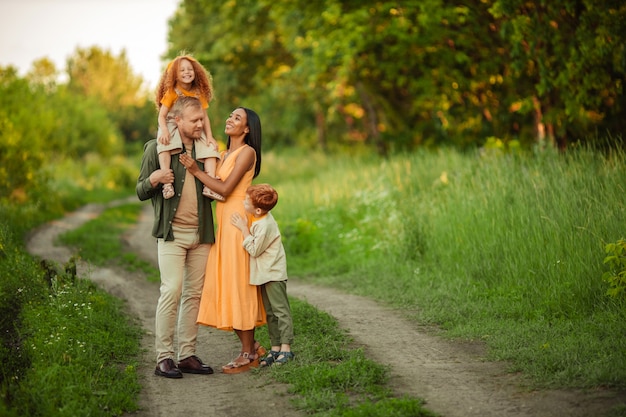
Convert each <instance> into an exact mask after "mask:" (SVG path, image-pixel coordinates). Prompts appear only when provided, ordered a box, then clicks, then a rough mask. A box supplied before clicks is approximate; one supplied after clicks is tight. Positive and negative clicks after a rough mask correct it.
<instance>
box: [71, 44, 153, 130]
mask: <svg viewBox="0 0 626 417" xmlns="http://www.w3.org/2000/svg"><path fill="white" fill-rule="evenodd" d="M67 74H68V77H69V81H68V89H69V92H70V94H73V95H82V96H84V97H87V98H92V99H95V100H97V101H98V102H99V103H101V104H102V105H103V106H104V108H105V109H106V110H107V111H108V113H109V115H110V117H111V119H112V120H113V121H114V122H115V123H116V124H117V125H118V127H119V129H120V132H121V133H122V135H123V136H124V138H125V139H126V140H127V141H135V140H146V139H147V138H149V137H150V136H154V135H151V133H150V132H152V131H153V130H154V126H156V110H154V105H153V103H152V102H151V99H152V97H151V96H150V95H149V94H148V92H147V90H146V89H145V87H144V81H143V79H142V78H141V76H138V75H135V74H134V73H133V72H132V69H131V67H130V65H129V63H128V60H127V58H126V51H124V50H123V51H122V52H120V54H119V55H118V56H115V55H113V54H112V53H111V52H110V51H103V50H102V49H100V48H98V47H96V46H92V47H91V48H76V51H75V53H74V55H73V56H71V57H70V58H69V59H68V61H67ZM148 102H150V103H148ZM150 109H152V111H151V110H150Z"/></svg>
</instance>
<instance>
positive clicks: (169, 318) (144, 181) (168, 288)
mask: <svg viewBox="0 0 626 417" xmlns="http://www.w3.org/2000/svg"><path fill="white" fill-rule="evenodd" d="M170 112H171V113H172V114H173V116H174V119H175V121H176V124H177V126H178V130H179V132H180V135H181V137H182V141H183V147H184V150H183V152H185V153H188V154H190V155H191V156H192V157H193V158H195V156H196V155H195V154H196V151H195V147H194V143H195V140H198V139H201V134H202V132H203V128H204V127H203V120H204V109H203V108H202V105H201V103H200V101H199V100H198V99H196V98H194V97H181V98H179V99H178V100H177V101H176V103H175V104H174V105H173V106H172V109H171V110H170ZM156 145H157V143H156V139H153V140H150V141H148V142H147V143H146V144H145V146H144V154H143V158H142V161H141V170H140V173H139V178H138V179H137V188H136V190H137V196H138V197H139V200H141V201H145V200H147V199H151V201H152V207H153V209H154V225H153V227H152V236H154V237H155V238H157V248H158V259H159V270H160V274H161V287H160V297H159V301H158V303H157V308H156V322H155V348H156V355H157V357H156V361H157V366H156V369H155V371H154V373H155V374H156V375H158V376H163V377H166V378H182V377H183V374H182V373H183V372H185V373H193V374H212V373H213V369H211V367H209V366H208V365H205V364H203V363H202V361H201V360H200V358H198V357H197V356H196V341H197V335H198V325H197V324H196V320H197V318H198V307H199V304H200V295H201V294H202V287H203V284H204V274H205V271H206V261H207V259H208V255H209V249H210V247H211V244H212V243H214V242H215V236H214V230H213V215H212V212H211V200H210V199H207V198H204V197H203V196H202V189H203V184H202V183H201V182H200V181H199V180H198V179H196V178H195V177H194V176H193V175H191V174H189V173H188V171H187V170H186V169H185V167H184V165H182V164H181V163H180V162H179V160H178V156H179V155H174V156H173V157H172V162H171V167H159V159H158V154H157V150H156ZM172 181H174V189H175V190H176V195H175V196H174V197H173V198H170V199H167V200H166V199H164V198H163V193H162V192H161V190H162V187H163V184H169V183H171V182H172ZM175 334H177V337H178V359H179V362H178V365H176V363H175V362H174V358H175V357H176V354H175V351H174V335H175Z"/></svg>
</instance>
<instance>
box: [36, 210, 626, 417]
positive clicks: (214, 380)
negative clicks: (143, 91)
mask: <svg viewBox="0 0 626 417" xmlns="http://www.w3.org/2000/svg"><path fill="white" fill-rule="evenodd" d="M129 201H136V200H135V199H134V198H131V199H129V200H123V201H121V202H115V203H114V204H119V203H122V202H129ZM103 209H104V206H99V205H88V206H85V207H83V208H82V209H80V210H78V211H76V212H74V213H71V214H69V215H67V216H66V217H65V218H63V219H62V220H59V221H56V222H52V223H50V224H48V225H46V226H45V227H42V228H41V229H39V230H37V231H36V232H35V233H34V234H33V235H32V236H31V238H30V239H29V242H28V250H29V251H30V252H31V253H32V254H35V255H38V256H40V257H42V258H46V259H50V260H54V261H56V262H61V263H64V262H66V261H67V259H69V257H70V256H71V255H72V254H71V253H70V251H69V250H68V249H66V248H62V247H55V246H54V244H53V242H54V239H55V237H56V236H57V235H58V234H60V233H63V232H64V231H66V230H69V229H71V228H74V227H78V226H79V225H80V224H82V223H84V222H86V221H87V220H89V219H91V218H93V217H96V216H97V215H98V214H99V213H100V212H101V211H102V210H103ZM151 227H152V210H151V207H150V205H149V204H145V206H144V210H142V214H141V217H140V220H139V222H138V224H137V226H136V227H135V228H133V229H132V230H130V231H129V232H128V233H127V235H126V236H125V240H126V243H127V244H128V246H129V248H130V250H132V251H134V252H136V253H137V254H138V255H139V256H140V257H142V258H144V259H146V260H147V261H150V262H152V263H153V264H155V265H156V242H155V240H154V239H153V238H152V237H151V236H150V230H151ZM79 272H80V273H81V276H89V278H90V279H92V280H93V281H95V282H96V283H98V284H99V285H101V286H102V287H103V288H104V289H105V290H107V291H109V292H110V293H112V294H113V295H115V296H118V297H120V298H122V299H124V300H126V301H127V303H128V306H129V309H130V311H131V312H132V313H133V314H134V315H136V316H137V317H139V318H140V319H141V321H142V324H143V327H144V328H145V329H146V332H147V333H146V337H145V338H144V341H143V345H144V347H145V349H146V353H145V354H144V357H143V360H142V363H141V364H140V366H139V368H140V369H139V372H140V375H141V379H142V383H143V391H142V396H141V406H142V411H141V412H139V413H136V414H135V415H138V416H166V415H167V416H170V415H185V416H186V417H194V416H200V415H202V416H206V415H216V416H227V417H228V416H242V417H246V416H257V415H263V416H268V417H274V416H276V417H278V416H299V415H303V413H301V412H298V411H297V410H295V409H294V408H293V407H292V406H291V405H290V403H289V399H288V395H287V394H286V391H287V387H286V386H284V385H277V384H275V383H272V382H271V381H270V379H269V378H268V377H267V376H264V375H262V373H261V374H253V373H247V374H244V375H224V374H220V373H219V372H218V373H217V374H215V375H211V376H196V375H191V376H188V375H186V376H185V378H183V379H182V380H175V381H172V380H167V379H165V378H158V377H155V376H154V375H153V371H154V354H153V350H154V349H153V338H152V332H153V329H154V309H155V307H156V300H157V298H158V285H157V284H154V283H148V282H146V281H145V279H143V277H141V276H132V275H129V274H128V273H127V272H121V271H115V270H112V269H107V268H94V267H90V266H89V265H86V264H84V263H79ZM83 274H84V275H83ZM288 292H289V295H290V296H292V297H297V298H300V299H303V300H305V301H307V302H308V303H310V304H311V305H314V306H316V307H317V308H319V309H320V310H323V311H326V312H328V313H329V314H331V315H332V316H334V317H335V318H337V320H338V322H339V324H340V325H341V326H342V327H343V328H345V329H347V330H348V331H349V334H350V336H351V337H352V338H353V339H354V342H355V344H356V345H357V346H362V347H363V349H364V351H365V352H366V355H367V357H368V358H370V359H372V360H375V361H377V362H379V363H382V364H385V365H388V366H389V369H390V374H391V381H390V383H391V386H392V388H393V389H394V392H396V393H397V394H399V395H402V394H406V395H411V396H414V397H419V398H424V399H425V400H426V407H427V408H429V409H430V410H432V411H435V412H437V413H440V414H441V415H442V416H446V417H473V416H476V417H478V416H480V417H562V416H569V417H588V416H598V417H599V416H605V415H607V414H608V412H609V411H610V410H611V408H612V407H614V406H615V405H618V404H626V393H624V392H614V391H605V390H596V391H582V390H555V391H527V390H525V389H523V387H521V385H520V384H521V381H522V379H521V378H519V377H517V376H515V375H511V374H509V373H507V372H506V364H502V363H494V362H486V361H484V358H483V356H484V349H483V347H482V345H480V344H478V343H475V344H474V343H466V342H451V341H446V340H444V339H442V338H440V337H437V336H436V335H433V332H432V331H428V330H426V329H423V328H420V326H419V325H417V324H415V323H413V322H411V321H409V320H407V319H405V318H403V317H402V315H401V314H400V313H399V312H397V311H394V310H392V309H390V308H387V307H384V306H381V305H379V304H377V303H376V302H374V301H372V300H369V299H366V298H363V297H359V296H356V295H351V294H345V293H342V292H339V291H336V290H333V289H330V288H325V287H319V286H315V285H311V284H307V283H304V282H302V281H299V280H297V279H293V278H291V279H290V281H289V285H288ZM296 331H297V329H296ZM198 342H199V343H198V346H199V348H198V349H199V350H198V356H200V357H201V358H202V359H203V360H204V361H205V362H207V363H208V364H209V365H211V366H213V367H215V368H219V365H221V364H223V363H225V362H227V361H228V360H230V359H231V358H232V357H234V356H235V355H236V354H237V351H236V350H237V340H236V337H235V336H234V335H233V334H232V333H228V332H223V331H217V330H214V329H209V328H205V327H201V328H200V333H199V341H198ZM294 349H295V350H296V351H297V340H296V343H295V345H294Z"/></svg>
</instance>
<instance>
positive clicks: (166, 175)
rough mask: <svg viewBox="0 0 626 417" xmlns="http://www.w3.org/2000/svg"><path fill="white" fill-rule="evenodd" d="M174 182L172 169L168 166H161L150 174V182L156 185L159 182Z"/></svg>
mask: <svg viewBox="0 0 626 417" xmlns="http://www.w3.org/2000/svg"><path fill="white" fill-rule="evenodd" d="M173 182H174V171H172V170H171V169H170V168H161V169H157V170H156V171H153V172H152V174H150V184H152V187H153V188H154V187H156V186H157V185H159V184H171V183H173Z"/></svg>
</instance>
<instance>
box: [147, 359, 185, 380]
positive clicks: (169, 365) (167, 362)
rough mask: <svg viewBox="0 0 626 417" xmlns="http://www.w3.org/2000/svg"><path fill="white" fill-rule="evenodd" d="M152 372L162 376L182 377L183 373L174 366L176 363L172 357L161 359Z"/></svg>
mask: <svg viewBox="0 0 626 417" xmlns="http://www.w3.org/2000/svg"><path fill="white" fill-rule="evenodd" d="M154 374H155V375H158V376H164V377H165V378H182V377H183V374H182V372H180V369H178V368H177V367H176V364H175V363H174V361H173V360H172V359H169V358H168V359H163V360H162V361H161V362H159V363H158V365H157V367H156V369H155V370H154Z"/></svg>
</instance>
